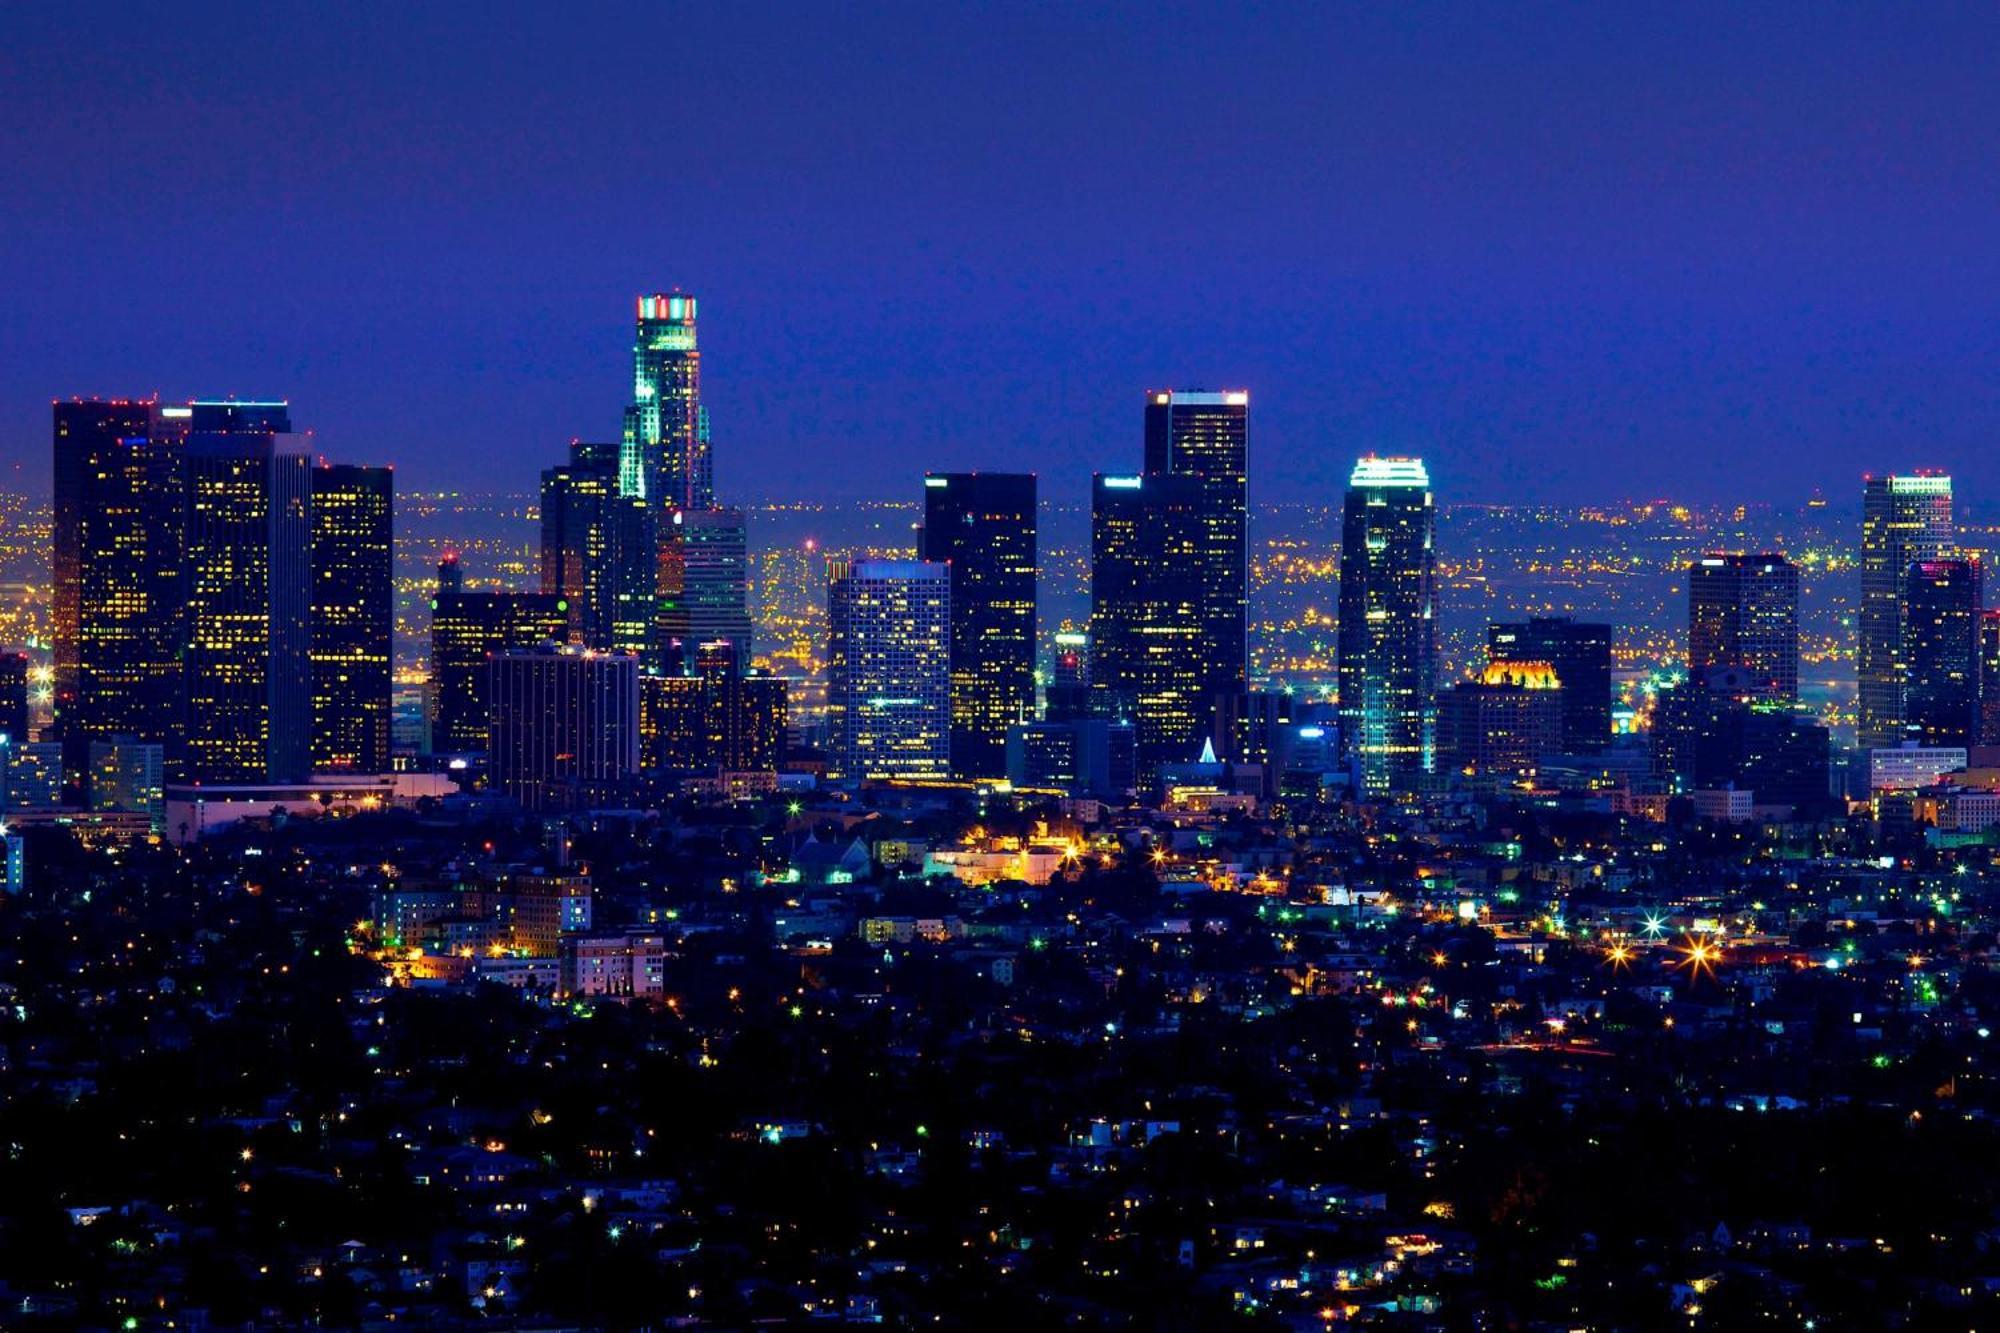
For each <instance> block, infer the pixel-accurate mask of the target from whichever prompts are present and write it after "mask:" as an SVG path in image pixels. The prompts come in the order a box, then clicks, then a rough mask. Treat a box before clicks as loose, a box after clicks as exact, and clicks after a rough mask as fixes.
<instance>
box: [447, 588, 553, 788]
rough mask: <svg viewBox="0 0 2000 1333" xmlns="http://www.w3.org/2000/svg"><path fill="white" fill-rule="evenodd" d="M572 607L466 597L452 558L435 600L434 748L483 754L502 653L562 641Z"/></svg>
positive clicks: (535, 598)
mask: <svg viewBox="0 0 2000 1333" xmlns="http://www.w3.org/2000/svg"><path fill="white" fill-rule="evenodd" d="M568 633H569V603H568V601H567V600H566V599H565V598H562V597H558V596H555V595H554V594H550V593H521V592H466V591H464V589H463V585H462V575H461V571H460V570H459V567H458V560H457V558H456V557H455V556H446V558H445V560H444V563H443V564H442V565H440V566H439V569H438V593H437V596H436V597H434V598H432V599H431V700H430V706H431V749H432V750H433V751H434V752H436V753H439V754H470V753H478V752H481V751H484V750H485V749H486V740H487V734H486V732H487V720H488V718H487V714H488V697H487V693H486V691H487V684H488V681H489V678H490V673H489V672H488V670H487V660H488V659H489V658H491V657H493V656H495V655H497V654H500V653H505V652H513V651H527V650H531V649H535V648H540V647H542V646H543V645H545V644H551V643H561V642H563V640H564V639H565V638H567V637H568Z"/></svg>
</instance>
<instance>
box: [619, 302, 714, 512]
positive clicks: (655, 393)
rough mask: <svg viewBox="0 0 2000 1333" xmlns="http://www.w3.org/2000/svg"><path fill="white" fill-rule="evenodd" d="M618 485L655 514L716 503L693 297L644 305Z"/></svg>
mask: <svg viewBox="0 0 2000 1333" xmlns="http://www.w3.org/2000/svg"><path fill="white" fill-rule="evenodd" d="M618 484H619V489H620V490H622V491H624V492H625V493H626V494H627V495H638V496H641V497H643V498H644V499H646V500H647V501H648V502H649V503H650V504H652V505H653V506H654V508H655V512H671V511H673V510H675V509H709V508H712V507H713V506H714V504H715V471H714V466H713V463H712V460H711V459H710V457H709V444H708V415H707V412H706V411H705V410H704V409H703V407H702V405H701V350H700V348H699V347H698V346H697V344H696V340H695V299H694V298H693V297H692V296H681V295H672V296H642V297H640V298H639V327H638V332H637V334H636V336H635V337H634V339H633V344H632V404H631V406H630V407H627V408H626V409H625V437H624V442H623V448H622V451H621V453H620V455H619V466H618Z"/></svg>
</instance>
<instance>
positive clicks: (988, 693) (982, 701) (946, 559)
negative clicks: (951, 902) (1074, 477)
mask: <svg viewBox="0 0 2000 1333" xmlns="http://www.w3.org/2000/svg"><path fill="white" fill-rule="evenodd" d="M1035 527H1036V524H1035V478H1034V477H1033V476H1032V475H1031V474H1025V473H1007V472H951V473H930V474H928V475H926V476H925V477H924V526H923V536H922V541H921V544H920V546H919V548H918V554H919V555H920V556H922V558H923V559H925V560H928V561H930V562H932V563H933V564H947V565H949V566H950V567H951V771H952V775H953V776H954V777H958V778H964V779H975V778H997V777H1003V776H1005V774H1006V772H1007V732H1008V729H1009V728H1010V727H1012V726H1013V725H1014V724H1015V723H1017V722H1020V721H1021V720H1022V719H1023V718H1026V717H1028V716H1030V715H1031V714H1032V713H1033V711H1034V706H1035Z"/></svg>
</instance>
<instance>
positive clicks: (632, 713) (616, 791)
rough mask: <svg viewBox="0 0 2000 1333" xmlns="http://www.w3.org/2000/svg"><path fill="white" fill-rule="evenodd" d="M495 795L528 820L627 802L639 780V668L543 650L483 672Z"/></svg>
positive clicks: (493, 661) (587, 654)
mask: <svg viewBox="0 0 2000 1333" xmlns="http://www.w3.org/2000/svg"><path fill="white" fill-rule="evenodd" d="M486 669H487V672H488V683H487V690H486V693H487V698H488V700H489V712H488V730H489V737H488V740H487V743H486V747H485V748H486V749H487V750H488V753H489V756H490V762H491V771H492V778H493V787H494V789H495V790H496V791H499V792H501V793H502V794H503V795H506V796H511V797H513V798H514V799H515V800H517V801H519V802H520V803H521V804H522V805H523V806H525V807H527V808H528V809H530V810H576V809H584V808H588V807H590V806H598V805H608V804H619V803H622V802H624V801H625V800H627V799H629V797H628V793H629V789H630V785H631V782H632V780H633V779H634V778H635V777H636V776H637V774H638V771H639V659H637V658H636V657H633V656H631V655H630V654H627V653H598V652H592V651H590V650H588V649H583V648H575V647H557V646H556V645H553V644H550V645H546V646H544V647H540V648H531V649H526V650H516V651H508V652H499V653H495V654H494V655H493V656H492V657H491V658H489V659H488V661H487V663H486Z"/></svg>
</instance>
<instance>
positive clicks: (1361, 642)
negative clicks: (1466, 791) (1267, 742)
mask: <svg viewBox="0 0 2000 1333" xmlns="http://www.w3.org/2000/svg"><path fill="white" fill-rule="evenodd" d="M1436 522H1437V520H1436V511H1435V509H1434V508H1433V507H1432V503H1431V487H1430V474H1429V472H1428V471H1426V469H1425V468H1424V465H1423V462H1422V460H1420V459H1415V458H1363V459H1361V460H1360V461H1359V462H1357V463H1356V464H1355V465H1354V472H1353V475H1352V476H1351V478H1350V479H1349V481H1348V488H1347V498H1346V506H1345V511H1344V515H1343V521H1342V527H1341V544H1340V623H1339V627H1338V638H1339V652H1340V660H1339V664H1338V672H1339V676H1338V678H1339V682H1340V743H1341V748H1342V752H1343V754H1344V756H1345V757H1347V758H1349V759H1351V760H1353V761H1355V762H1356V763H1357V764H1358V766H1359V768H1360V771H1361V785H1362V787H1363V789H1364V790H1366V791H1369V792H1382V791H1387V790H1388V789H1390V788H1391V787H1393V786H1396V785H1398V783H1400V782H1403V781H1406V780H1408V779H1410V778H1412V777H1414V776H1416V775H1419V774H1423V773H1428V772H1431V771H1432V769H1433V766H1434V763H1435V759H1436V753H1435V750H1436V729H1437V709H1436V700H1435V696H1434V690H1435V689H1436V678H1437V550H1436V531H1437V528H1436Z"/></svg>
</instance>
